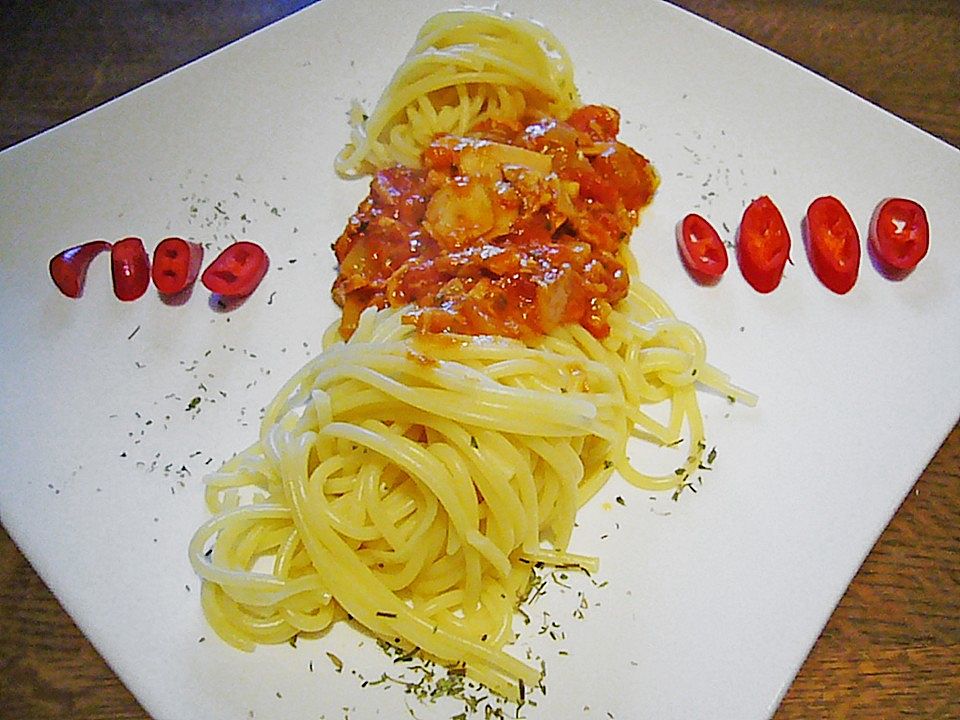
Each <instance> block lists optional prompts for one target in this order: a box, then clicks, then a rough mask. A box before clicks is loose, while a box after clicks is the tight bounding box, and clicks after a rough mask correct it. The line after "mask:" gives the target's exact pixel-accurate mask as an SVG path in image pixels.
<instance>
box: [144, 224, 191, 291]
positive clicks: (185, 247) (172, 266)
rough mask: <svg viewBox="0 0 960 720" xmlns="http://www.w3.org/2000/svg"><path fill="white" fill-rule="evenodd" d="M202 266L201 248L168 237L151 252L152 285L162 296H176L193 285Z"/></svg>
mask: <svg viewBox="0 0 960 720" xmlns="http://www.w3.org/2000/svg"><path fill="white" fill-rule="evenodd" d="M202 264H203V246H202V245H201V244H200V243H195V242H187V241H186V240H184V239H183V238H179V237H168V238H164V239H163V240H161V241H160V244H159V245H157V247H156V249H154V251H153V267H152V268H151V270H150V273H151V275H152V276H153V284H154V285H156V287H157V290H158V291H160V292H161V293H162V294H164V295H176V294H177V293H180V292H183V291H184V290H186V289H187V288H188V287H190V286H191V285H193V283H194V282H195V281H196V279H197V275H199V274H200V266H201V265H202Z"/></svg>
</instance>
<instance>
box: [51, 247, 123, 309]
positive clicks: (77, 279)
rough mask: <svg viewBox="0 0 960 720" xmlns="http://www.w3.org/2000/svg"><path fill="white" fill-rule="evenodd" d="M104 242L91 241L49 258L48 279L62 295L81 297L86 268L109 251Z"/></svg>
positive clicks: (85, 279) (85, 278)
mask: <svg viewBox="0 0 960 720" xmlns="http://www.w3.org/2000/svg"><path fill="white" fill-rule="evenodd" d="M109 249H110V243H108V242H107V241H106V240H92V241H90V242H88V243H84V244H83V245H76V246H75V247H72V248H69V249H67V250H64V251H63V252H61V253H59V254H57V255H54V256H53V257H52V258H50V277H51V278H53V282H54V283H55V284H56V286H57V287H58V288H59V289H60V292H62V293H63V294H64V295H66V296H67V297H70V298H78V297H80V296H81V295H83V286H84V284H85V283H86V281H87V268H88V267H90V263H91V262H92V261H93V259H94V258H95V257H96V256H97V255H99V254H100V253H102V252H104V251H106V250H109Z"/></svg>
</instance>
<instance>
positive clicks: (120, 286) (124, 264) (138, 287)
mask: <svg viewBox="0 0 960 720" xmlns="http://www.w3.org/2000/svg"><path fill="white" fill-rule="evenodd" d="M110 262H111V265H112V267H113V294H114V295H116V296H117V298H118V299H119V300H123V301H124V302H128V301H130V300H136V299H137V298H139V297H141V296H142V295H143V294H144V293H145V292H146V291H147V287H149V285H150V257H149V256H148V255H147V251H146V250H145V249H144V247H143V240H141V239H140V238H138V237H128V238H124V239H123V240H118V241H117V242H115V243H114V244H113V247H112V248H111V250H110Z"/></svg>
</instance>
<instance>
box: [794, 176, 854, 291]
mask: <svg viewBox="0 0 960 720" xmlns="http://www.w3.org/2000/svg"><path fill="white" fill-rule="evenodd" d="M804 230H805V233H804V239H805V245H806V248H807V257H808V258H809V259H810V267H812V268H813V272H814V273H815V274H816V276H817V277H818V278H819V279H820V282H822V283H823V284H824V285H826V286H827V287H828V288H829V289H831V290H833V292H835V293H837V294H839V295H843V294H844V293H846V292H848V291H849V290H850V288H852V287H853V286H854V284H855V283H856V282H857V274H858V272H859V270H860V234H859V233H858V232H857V226H856V225H855V224H854V223H853V218H851V217H850V213H849V212H847V209H846V208H845V207H844V206H843V203H842V202H840V201H839V200H837V198H835V197H833V196H831V195H827V196H824V197H819V198H817V199H816V200H814V201H813V202H812V203H810V207H809V208H807V216H806V218H805V223H804Z"/></svg>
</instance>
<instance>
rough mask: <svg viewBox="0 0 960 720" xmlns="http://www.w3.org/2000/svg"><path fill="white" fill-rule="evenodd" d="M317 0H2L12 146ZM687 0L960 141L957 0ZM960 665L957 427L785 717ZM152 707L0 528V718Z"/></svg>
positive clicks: (0, 82) (882, 703)
mask: <svg viewBox="0 0 960 720" xmlns="http://www.w3.org/2000/svg"><path fill="white" fill-rule="evenodd" d="M307 4H309V3H307V2H304V1H302V0H301V1H299V2H298V1H294V0H275V1H273V2H263V1H261V2H255V1H254V0H233V1H228V0H205V1H204V2H187V1H185V0H128V1H126V2H121V1H116V2H114V1H112V0H90V1H86V2H84V1H80V0H63V1H62V2H58V3H52V2H22V1H21V2H18V1H16V0H14V1H12V2H11V1H8V0H3V1H2V2H0V38H2V40H0V148H3V147H7V146H9V145H12V144H14V143H16V142H18V141H20V140H23V139H25V138H28V137H30V136H32V135H34V134H36V133H38V132H40V131H43V130H45V129H47V128H50V127H52V126H54V125H56V124H59V123H60V122H62V121H64V120H67V119H69V118H70V117H73V116H75V115H77V114H78V113H80V112H83V111H84V110H87V109H89V108H91V107H95V106H97V105H99V104H101V103H103V102H104V101H106V100H109V99H110V98H112V97H115V96H117V95H118V94H121V93H123V92H125V91H127V90H129V89H131V88H134V87H136V86H138V85H140V84H142V83H144V82H146V81H148V80H151V79H153V78H155V77H157V76H158V75H161V74H163V73H165V72H167V71H169V70H171V69H173V68H175V67H177V66H180V65H182V64H184V63H186V62H188V61H190V60H192V59H194V58H196V57H199V56H201V55H203V54H206V53H207V52H209V51H211V50H214V49H216V48H218V47H221V46H222V45H224V44H226V43H228V42H230V41H232V40H234V39H236V38H238V37H241V36H243V35H245V34H248V33H250V32H251V31H253V30H256V29H257V28H259V27H262V26H263V25H265V24H267V23H269V22H271V21H273V20H275V19H278V18H280V17H283V16H284V15H287V14H289V13H291V12H293V11H295V10H297V9H299V8H301V7H303V6H304V5H307ZM677 4H679V5H681V6H683V7H686V8H688V9H690V10H692V11H693V12H696V13H698V14H700V15H703V16H704V17H707V18H709V19H711V20H713V21H715V22H717V23H719V24H721V25H724V26H725V27H728V28H730V29H732V30H734V31H735V32H737V33H739V34H741V35H744V36H746V37H748V38H750V39H752V40H755V41H756V42H758V43H760V44H762V45H764V46H766V47H769V48H771V49H773V50H775V51H776V52H778V53H780V54H782V55H785V56H787V57H789V58H792V59H793V60H796V61H797V62H799V63H801V64H802V65H805V66H806V67H808V68H810V69H812V70H814V71H815V72H817V73H819V74H821V75H823V76H825V77H827V78H829V79H830V80H833V81H834V82H836V83H838V84H840V85H842V86H844V87H846V88H848V89H850V90H852V91H853V92H855V93H857V94H859V95H861V96H863V97H865V98H867V99H868V100H870V101H872V102H874V103H876V104H877V105H880V106H881V107H883V108H885V109H887V110H889V111H891V112H893V113H894V114H896V115H899V116H900V117H902V118H904V119H906V120H908V121H909V122H911V123H913V124H915V125H918V126H919V127H921V128H923V129H925V130H927V131H928V132H930V133H932V134H933V135H936V136H938V137H940V138H942V139H943V140H945V141H946V142H948V143H950V144H952V145H954V146H958V147H960V3H958V2H956V0H943V1H941V2H937V1H936V0H931V1H929V2H920V1H919V0H907V1H904V2H896V1H894V0H864V1H863V2H857V1H855V0H837V1H834V2H812V1H803V0H780V1H776V2H775V1H767V2H761V1H760V0H755V1H753V2H748V1H739V2H737V1H734V0H725V1H720V2H707V1H705V0H704V1H694V0H685V1H683V2H679V3H677ZM0 211H2V210H0ZM954 240H956V238H954ZM953 331H954V332H955V330H953ZM954 370H955V369H954ZM958 667H960V426H958V427H955V428H954V429H953V431H952V432H951V433H950V435H949V437H948V438H947V440H946V441H945V443H944V444H943V446H942V447H941V448H940V450H939V452H938V453H937V455H936V457H935V458H934V459H933V461H932V462H931V463H930V465H929V466H928V467H927V469H926V470H925V471H924V473H923V475H922V476H921V477H920V478H919V480H918V481H917V484H916V486H915V488H914V489H913V491H912V492H911V493H910V494H909V495H908V496H907V498H906V500H905V501H904V503H903V505H902V507H901V508H900V509H899V511H898V512H897V514H896V516H895V517H894V519H893V521H892V522H891V524H890V526H889V527H888V528H887V529H886V531H885V532H884V534H883V536H882V537H881V539H880V540H879V542H878V543H877V545H876V546H875V547H874V548H873V551H872V552H871V553H870V555H869V557H868V558H867V560H866V562H865V563H864V565H863V567H862V568H861V570H860V572H859V573H858V575H857V577H856V578H855V580H854V582H853V584H852V585H851V586H850V588H849V589H848V591H847V593H846V594H845V595H844V597H843V599H842V601H841V602H840V604H839V606H838V607H837V609H836V611H835V612H834V614H833V616H832V618H831V619H830V622H829V623H828V625H827V626H826V628H825V629H824V631H823V633H822V635H821V637H820V638H819V640H818V641H817V644H816V646H815V647H814V649H813V651H812V653H811V654H810V656H809V658H808V659H807V661H806V663H805V664H804V666H803V668H802V669H801V671H800V673H799V675H798V676H797V678H796V680H795V681H794V683H793V685H792V686H791V688H790V690H789V692H788V693H787V695H786V698H785V699H784V701H783V703H782V705H781V707H780V708H779V710H778V711H777V714H776V718H777V720H788V719H794V718H797V719H799V718H803V719H806V718H821V717H837V718H864V719H866V718H870V719H871V720H873V719H874V718H893V717H918V718H958V717H960V679H958V678H960V674H958V670H957V668H958ZM145 717H146V715H145V713H144V712H143V710H142V709H141V708H140V707H139V706H138V704H137V702H136V701H135V700H134V699H133V697H132V696H131V695H130V693H129V692H128V691H127V690H126V689H125V688H124V687H123V685H122V684H121V683H120V682H119V680H118V679H117V678H116V676H115V675H114V674H113V673H112V672H111V671H110V669H109V668H108V667H107V666H106V665H105V663H104V662H103V660H101V659H100V657H99V656H98V655H97V653H96V651H95V650H94V649H93V648H92V647H91V646H90V644H89V643H88V642H87V641H86V639H85V638H84V637H83V636H82V635H81V634H80V633H79V632H78V631H77V629H76V627H75V626H74V625H73V623H72V621H71V620H70V618H69V617H68V616H67V615H66V614H65V613H64V612H63V610H62V609H61V608H60V606H59V605H58V603H57V601H56V600H55V599H54V598H53V596H52V595H51V594H50V593H49V591H48V590H47V589H46V587H45V586H44V584H43V582H42V581H41V580H40V579H39V578H38V577H37V576H36V574H35V573H34V572H33V570H32V569H31V567H30V565H29V564H28V563H27V561H26V560H25V559H24V558H23V556H22V555H21V554H20V553H19V552H18V550H17V549H16V547H15V546H14V545H13V543H12V542H11V541H10V538H9V537H8V536H7V535H6V533H4V532H2V531H0V718H35V719H36V720H43V719H46V718H51V719H52V718H72V719H73V720H94V719H97V720H104V719H106V718H111V719H125V720H134V719H136V720H143V718H145Z"/></svg>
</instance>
